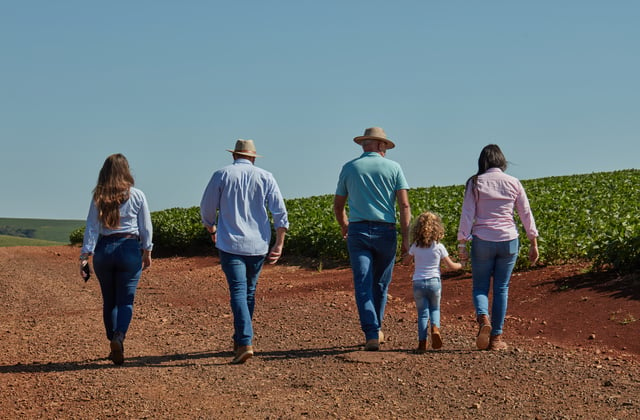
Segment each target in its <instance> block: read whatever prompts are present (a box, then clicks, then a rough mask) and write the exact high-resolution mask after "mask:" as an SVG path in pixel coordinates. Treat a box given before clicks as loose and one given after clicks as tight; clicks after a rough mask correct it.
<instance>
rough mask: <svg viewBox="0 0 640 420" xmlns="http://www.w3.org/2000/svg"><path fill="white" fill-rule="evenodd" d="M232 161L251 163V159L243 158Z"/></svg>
mask: <svg viewBox="0 0 640 420" xmlns="http://www.w3.org/2000/svg"><path fill="white" fill-rule="evenodd" d="M233 163H244V164H247V163H248V164H249V165H252V163H251V161H250V160H249V159H243V158H238V159H236V160H234V161H233Z"/></svg>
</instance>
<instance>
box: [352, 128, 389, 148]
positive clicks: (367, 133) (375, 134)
mask: <svg viewBox="0 0 640 420" xmlns="http://www.w3.org/2000/svg"><path fill="white" fill-rule="evenodd" d="M364 140H380V141H383V142H385V143H386V144H387V149H393V148H394V147H396V145H395V144H394V143H393V142H392V141H391V140H389V139H388V138H387V135H386V134H385V132H384V130H383V129H382V128H380V127H371V128H367V129H366V130H364V136H358V137H355V138H354V139H353V141H355V142H356V143H358V144H362V142H363V141H364Z"/></svg>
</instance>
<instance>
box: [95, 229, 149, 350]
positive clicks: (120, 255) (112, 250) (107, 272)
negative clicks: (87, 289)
mask: <svg viewBox="0 0 640 420" xmlns="http://www.w3.org/2000/svg"><path fill="white" fill-rule="evenodd" d="M93 270H94V271H95V273H96V277H97V278H98V281H99V282H100V289H101V290H102V318H103V322H104V328H105V330H106V333H107V338H108V339H109V340H111V339H113V334H114V333H115V332H116V331H118V332H121V333H123V334H126V333H127V330H128V329H129V324H130V323H131V318H132V317H133V300H134V298H135V295H136V289H137V287H138V281H139V280H140V275H141V274H142V251H141V250H140V243H138V240H137V239H133V238H113V237H109V236H102V237H100V239H99V240H98V243H97V244H96V248H95V250H94V254H93Z"/></svg>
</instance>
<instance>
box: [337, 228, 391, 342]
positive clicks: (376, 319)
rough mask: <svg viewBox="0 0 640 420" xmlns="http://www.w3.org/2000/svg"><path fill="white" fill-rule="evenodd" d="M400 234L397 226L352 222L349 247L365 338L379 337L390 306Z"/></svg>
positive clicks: (349, 232)
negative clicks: (390, 287)
mask: <svg viewBox="0 0 640 420" xmlns="http://www.w3.org/2000/svg"><path fill="white" fill-rule="evenodd" d="M396 247H397V232H396V226H395V224H393V223H378V222H353V223H349V231H348V234H347V248H348V250H349V259H350V261H351V270H352V271H353V288H354V292H355V298H356V305H357V307H358V314H359V316H360V327H361V328H362V331H363V332H364V335H365V338H366V339H367V340H370V339H372V338H378V332H379V331H380V328H381V327H382V320H383V318H384V310H385V307H386V305H387V291H388V289H389V284H390V283H391V274H392V273H393V265H394V263H395V258H396Z"/></svg>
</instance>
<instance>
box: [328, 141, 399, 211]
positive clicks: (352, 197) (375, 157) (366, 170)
mask: <svg viewBox="0 0 640 420" xmlns="http://www.w3.org/2000/svg"><path fill="white" fill-rule="evenodd" d="M408 189H409V184H408V183H407V180H406V179H405V177H404V173H403V172H402V168H401V167H400V164H398V163H397V162H394V161H392V160H389V159H387V158H384V157H382V156H380V154H379V153H376V152H364V153H363V154H362V155H361V156H360V157H359V158H356V159H353V160H352V161H349V162H347V163H345V164H344V166H343V167H342V170H341V171H340V177H339V178H338V186H337V188H336V195H340V196H347V197H348V204H349V222H350V223H351V222H362V221H370V222H387V223H395V222H396V206H395V204H396V192H397V191H398V190H408Z"/></svg>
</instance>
